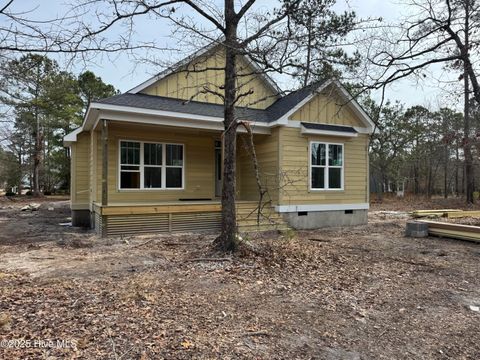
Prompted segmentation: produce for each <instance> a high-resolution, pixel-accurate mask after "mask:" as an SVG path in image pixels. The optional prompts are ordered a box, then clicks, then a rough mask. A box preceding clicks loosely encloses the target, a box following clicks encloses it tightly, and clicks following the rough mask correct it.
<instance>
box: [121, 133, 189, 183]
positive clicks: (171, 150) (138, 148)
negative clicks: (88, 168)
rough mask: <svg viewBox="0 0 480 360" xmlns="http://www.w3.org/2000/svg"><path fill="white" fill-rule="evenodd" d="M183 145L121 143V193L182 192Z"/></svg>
mask: <svg viewBox="0 0 480 360" xmlns="http://www.w3.org/2000/svg"><path fill="white" fill-rule="evenodd" d="M183 179H184V149H183V145H181V144H166V143H152V142H141V141H123V140H122V141H120V177H119V181H120V189H183V187H184V184H183Z"/></svg>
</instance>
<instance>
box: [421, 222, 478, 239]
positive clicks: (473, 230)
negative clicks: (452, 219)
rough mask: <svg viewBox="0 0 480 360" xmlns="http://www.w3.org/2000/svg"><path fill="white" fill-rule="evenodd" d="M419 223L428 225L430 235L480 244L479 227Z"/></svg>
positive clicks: (442, 223)
mask: <svg viewBox="0 0 480 360" xmlns="http://www.w3.org/2000/svg"><path fill="white" fill-rule="evenodd" d="M419 221H420V222H422V223H426V224H428V233H429V234H430V235H436V236H443V237H448V238H452V239H460V240H469V241H476V242H480V227H479V226H472V225H463V224H451V223H444V222H438V221H428V220H419Z"/></svg>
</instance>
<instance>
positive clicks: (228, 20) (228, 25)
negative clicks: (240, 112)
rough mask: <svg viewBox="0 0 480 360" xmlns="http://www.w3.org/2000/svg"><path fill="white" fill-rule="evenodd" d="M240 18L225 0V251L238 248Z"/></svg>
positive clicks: (221, 245) (221, 244)
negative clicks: (236, 112)
mask: <svg viewBox="0 0 480 360" xmlns="http://www.w3.org/2000/svg"><path fill="white" fill-rule="evenodd" d="M237 25H238V24H237V20H236V15H235V9H234V2H233V0H225V101H224V104H225V105H224V116H225V118H224V128H225V131H224V134H223V145H224V146H223V148H224V152H225V153H224V161H223V189H222V232H221V234H220V236H219V237H218V238H217V239H216V240H215V245H216V247H217V248H218V249H220V250H222V251H235V250H236V248H237V246H238V244H237V236H236V235H237V219H236V209H235V188H236V183H235V170H236V169H235V168H236V150H237V124H236V119H235V97H236V81H235V79H236V66H235V65H236V55H237V51H238V50H237V49H238V43H237Z"/></svg>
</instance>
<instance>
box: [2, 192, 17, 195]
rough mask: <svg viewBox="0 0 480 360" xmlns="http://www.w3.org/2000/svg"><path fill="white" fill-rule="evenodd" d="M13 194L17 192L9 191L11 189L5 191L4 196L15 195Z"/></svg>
mask: <svg viewBox="0 0 480 360" xmlns="http://www.w3.org/2000/svg"><path fill="white" fill-rule="evenodd" d="M15 195H17V194H15V193H14V192H11V191H7V192H6V193H5V196H15Z"/></svg>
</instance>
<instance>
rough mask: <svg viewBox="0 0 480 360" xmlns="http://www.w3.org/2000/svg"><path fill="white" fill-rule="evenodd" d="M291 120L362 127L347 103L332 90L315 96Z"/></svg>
mask: <svg viewBox="0 0 480 360" xmlns="http://www.w3.org/2000/svg"><path fill="white" fill-rule="evenodd" d="M290 119H291V120H296V121H303V122H312V123H322V124H334V125H346V126H360V127H364V126H365V125H364V124H362V122H361V121H360V119H358V117H357V116H356V115H355V114H354V113H353V111H352V110H351V108H350V106H349V105H348V103H346V102H345V100H342V99H341V98H340V97H339V96H338V95H337V94H336V93H335V92H334V91H333V90H328V89H327V90H325V91H324V92H322V93H320V94H318V95H317V96H315V97H314V98H313V99H312V100H310V101H309V102H307V103H306V104H305V105H303V106H302V107H301V108H300V109H298V110H297V111H296V112H295V113H293V114H292V115H291V116H290Z"/></svg>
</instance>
